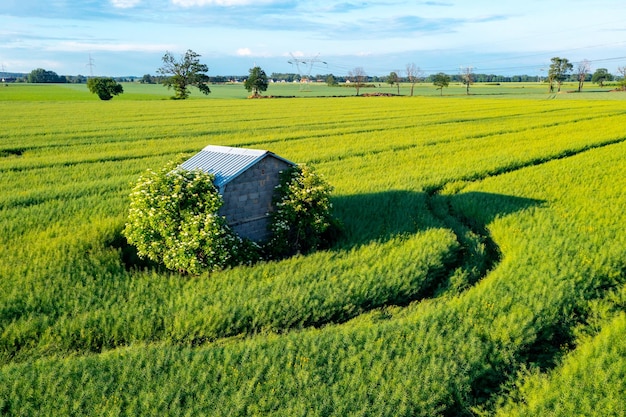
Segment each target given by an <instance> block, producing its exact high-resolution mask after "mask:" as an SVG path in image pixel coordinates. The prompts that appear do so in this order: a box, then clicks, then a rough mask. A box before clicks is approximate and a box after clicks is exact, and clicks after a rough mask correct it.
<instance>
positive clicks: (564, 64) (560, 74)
mask: <svg viewBox="0 0 626 417" xmlns="http://www.w3.org/2000/svg"><path fill="white" fill-rule="evenodd" d="M550 61H551V62H552V63H551V64H550V69H548V83H549V84H550V91H551V92H552V91H553V89H554V83H556V85H557V92H560V91H561V84H563V81H565V79H566V78H567V75H568V72H570V71H571V70H572V69H573V68H574V65H572V64H571V63H570V62H569V60H568V59H567V58H559V57H558V56H557V57H554V58H552V59H551V60H550Z"/></svg>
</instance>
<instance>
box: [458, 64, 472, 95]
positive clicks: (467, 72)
mask: <svg viewBox="0 0 626 417" xmlns="http://www.w3.org/2000/svg"><path fill="white" fill-rule="evenodd" d="M473 70H474V68H473V67H461V81H463V85H465V92H466V94H467V95H468V96H469V88H470V85H472V84H474V74H473V73H472V71H473Z"/></svg>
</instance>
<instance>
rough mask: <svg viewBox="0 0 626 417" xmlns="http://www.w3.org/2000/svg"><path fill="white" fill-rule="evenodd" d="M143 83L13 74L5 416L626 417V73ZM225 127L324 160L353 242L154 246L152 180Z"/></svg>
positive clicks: (5, 153) (3, 327) (3, 343)
mask: <svg viewBox="0 0 626 417" xmlns="http://www.w3.org/2000/svg"><path fill="white" fill-rule="evenodd" d="M235 87H236V90H235V89H233V88H235ZM274 87H277V88H276V92H275V91H273V88H274ZM312 87H313V89H315V88H320V90H319V91H320V93H316V92H317V91H318V90H315V91H312V93H314V94H315V95H316V96H317V95H320V96H321V95H329V96H330V95H340V94H330V93H331V92H332V91H336V90H340V91H346V90H347V92H348V93H350V94H353V93H354V90H349V89H343V88H336V89H335V88H329V87H326V86H312ZM522 87H523V88H522ZM124 88H125V93H124V94H123V95H121V96H119V97H116V98H114V99H113V100H112V101H110V102H102V101H99V100H98V99H97V97H96V96H94V95H92V94H89V93H88V92H87V91H86V87H84V86H70V85H63V86H32V85H9V86H8V87H0V114H2V125H1V127H0V175H1V178H2V181H1V182H0V251H1V252H0V253H1V254H2V256H1V257H0V415H10V416H13V415H16V416H17V415H96V416H118V415H127V416H136V415H172V416H179V415H215V416H224V415H232V416H236V415H285V416H297V415H307V416H309V415H314V416H315V415H319V416H328V415H336V416H346V415H353V416H358V415H362V416H403V415H406V416H416V415H417V416H422V415H423V416H433V415H439V416H456V415H461V416H470V415H501V416H509V415H520V416H522V415H555V416H571V415H574V414H577V413H578V414H581V415H597V416H622V415H624V414H625V413H626V408H625V407H626V398H625V397H624V392H626V362H625V361H624V358H625V357H626V236H625V235H624V233H623V232H624V228H625V225H626V214H625V213H624V210H623V207H625V206H626V192H625V190H626V177H625V176H624V174H623V168H624V161H625V159H626V131H625V130H624V126H626V100H624V99H625V98H626V94H623V93H612V92H607V91H601V92H586V93H582V94H571V93H564V94H558V95H548V94H547V93H546V92H545V91H544V90H545V86H543V85H540V86H537V85H525V86H524V85H520V86H515V85H514V86H513V87H511V86H508V87H507V86H475V87H473V88H472V90H471V92H472V93H473V94H472V95H471V96H469V97H467V96H465V94H464V90H463V88H462V86H451V88H450V89H448V90H445V91H444V97H439V96H438V95H439V92H438V91H435V90H434V88H433V87H432V86H427V85H421V86H419V87H418V88H417V90H416V94H417V96H416V97H326V98H320V97H311V98H309V99H304V98H284V99H273V100H270V99H268V100H244V99H243V98H245V97H246V95H247V92H246V91H245V90H244V89H243V87H242V86H215V88H214V92H213V93H212V94H211V95H210V96H208V97H207V98H206V99H204V97H203V96H199V95H193V96H192V98H193V99H190V100H186V101H173V100H167V98H168V96H169V94H170V93H171V92H168V91H167V90H166V89H164V88H163V87H161V86H143V85H134V84H133V85H130V84H129V85H125V86H124ZM279 88H280V90H279ZM298 88H299V87H297V86H270V89H269V90H268V94H274V95H284V96H288V95H297V96H301V95H302V96H304V95H306V94H308V93H301V92H299V91H298V90H297V89H298ZM403 88H407V87H403ZM568 89H569V87H568ZM391 90H392V89H391V88H390V87H388V86H386V85H385V86H382V87H381V88H380V91H389V92H390V91H391ZM278 91H280V94H279V93H278ZM393 91H395V89H393ZM208 144H214V145H228V146H243V147H252V148H258V149H268V150H271V151H273V152H275V153H277V154H279V155H281V156H283V157H285V158H287V159H289V160H292V161H296V162H303V163H309V164H313V165H314V166H315V167H316V168H317V170H318V172H320V173H321V174H323V175H324V177H325V178H326V180H327V181H328V182H329V183H331V184H332V185H333V186H334V187H335V193H334V194H333V204H334V207H335V214H336V216H337V217H339V219H340V220H341V221H342V222H343V224H344V227H345V234H344V235H343V237H342V238H341V240H340V242H339V243H338V244H337V245H336V246H335V247H333V248H332V249H331V250H328V251H322V252H318V253H315V254H311V255H308V256H296V257H294V258H291V259H287V260H283V261H280V262H266V263H262V264H258V265H255V266H253V267H239V268H234V269H230V270H226V271H222V272H219V273H212V274H206V275H203V276H198V277H188V276H180V275H178V274H175V273H171V272H167V271H165V270H163V269H161V268H159V267H155V266H151V265H147V264H141V263H138V262H137V260H136V259H134V258H133V254H132V250H131V249H130V248H128V247H127V246H126V245H125V243H124V240H123V238H122V236H121V230H122V229H123V227H124V223H125V220H126V214H127V210H128V204H129V198H128V194H129V193H130V190H131V188H132V185H133V183H134V182H135V181H136V180H137V178H138V177H139V176H140V175H141V174H142V173H143V172H145V170H146V169H148V168H151V169H158V168H160V167H161V166H163V165H164V164H165V163H166V162H168V161H170V160H176V159H179V158H184V157H189V156H191V155H193V154H195V153H196V152H197V151H198V150H200V149H202V148H203V147H204V146H206V145H208Z"/></svg>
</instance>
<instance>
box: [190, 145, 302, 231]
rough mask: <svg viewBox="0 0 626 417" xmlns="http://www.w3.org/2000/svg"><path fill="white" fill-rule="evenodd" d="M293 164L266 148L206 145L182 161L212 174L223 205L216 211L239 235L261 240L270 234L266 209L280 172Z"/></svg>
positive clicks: (270, 209)
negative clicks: (264, 149) (265, 149)
mask: <svg viewBox="0 0 626 417" xmlns="http://www.w3.org/2000/svg"><path fill="white" fill-rule="evenodd" d="M293 165H295V164H294V163H293V162H290V161H288V160H286V159H284V158H281V157H280V156H278V155H275V154H273V153H272V152H269V151H263V150H255V149H244V148H231V147H226V146H212V145H209V146H207V147H205V148H204V149H202V150H201V151H200V152H199V153H197V154H196V155H194V156H192V157H191V158H190V159H188V160H187V161H185V162H183V163H182V164H181V167H182V168H184V169H187V170H193V169H196V168H199V169H201V170H203V171H205V172H208V173H210V174H213V175H215V181H214V183H215V186H216V187H217V188H218V190H219V192H220V194H221V196H222V198H223V199H224V205H223V206H222V207H221V208H220V211H219V214H220V215H222V216H224V217H226V220H227V222H228V224H229V225H230V226H231V227H232V228H233V230H234V231H235V232H236V233H237V234H238V235H239V236H241V237H245V238H248V239H251V240H253V241H255V242H262V241H264V240H266V239H267V238H268V237H269V233H268V230H267V226H268V223H269V213H270V212H271V211H273V206H272V197H273V195H274V189H275V187H276V186H277V185H278V183H279V177H280V175H279V174H280V172H281V171H283V170H284V169H286V168H289V167H290V166H293Z"/></svg>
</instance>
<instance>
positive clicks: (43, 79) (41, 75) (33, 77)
mask: <svg viewBox="0 0 626 417" xmlns="http://www.w3.org/2000/svg"><path fill="white" fill-rule="evenodd" d="M27 81H28V82H29V83H64V82H66V79H65V77H59V75H58V74H57V73H56V72H54V71H47V70H45V69H43V68H37V69H34V70H32V71H31V72H30V74H28V76H27Z"/></svg>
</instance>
